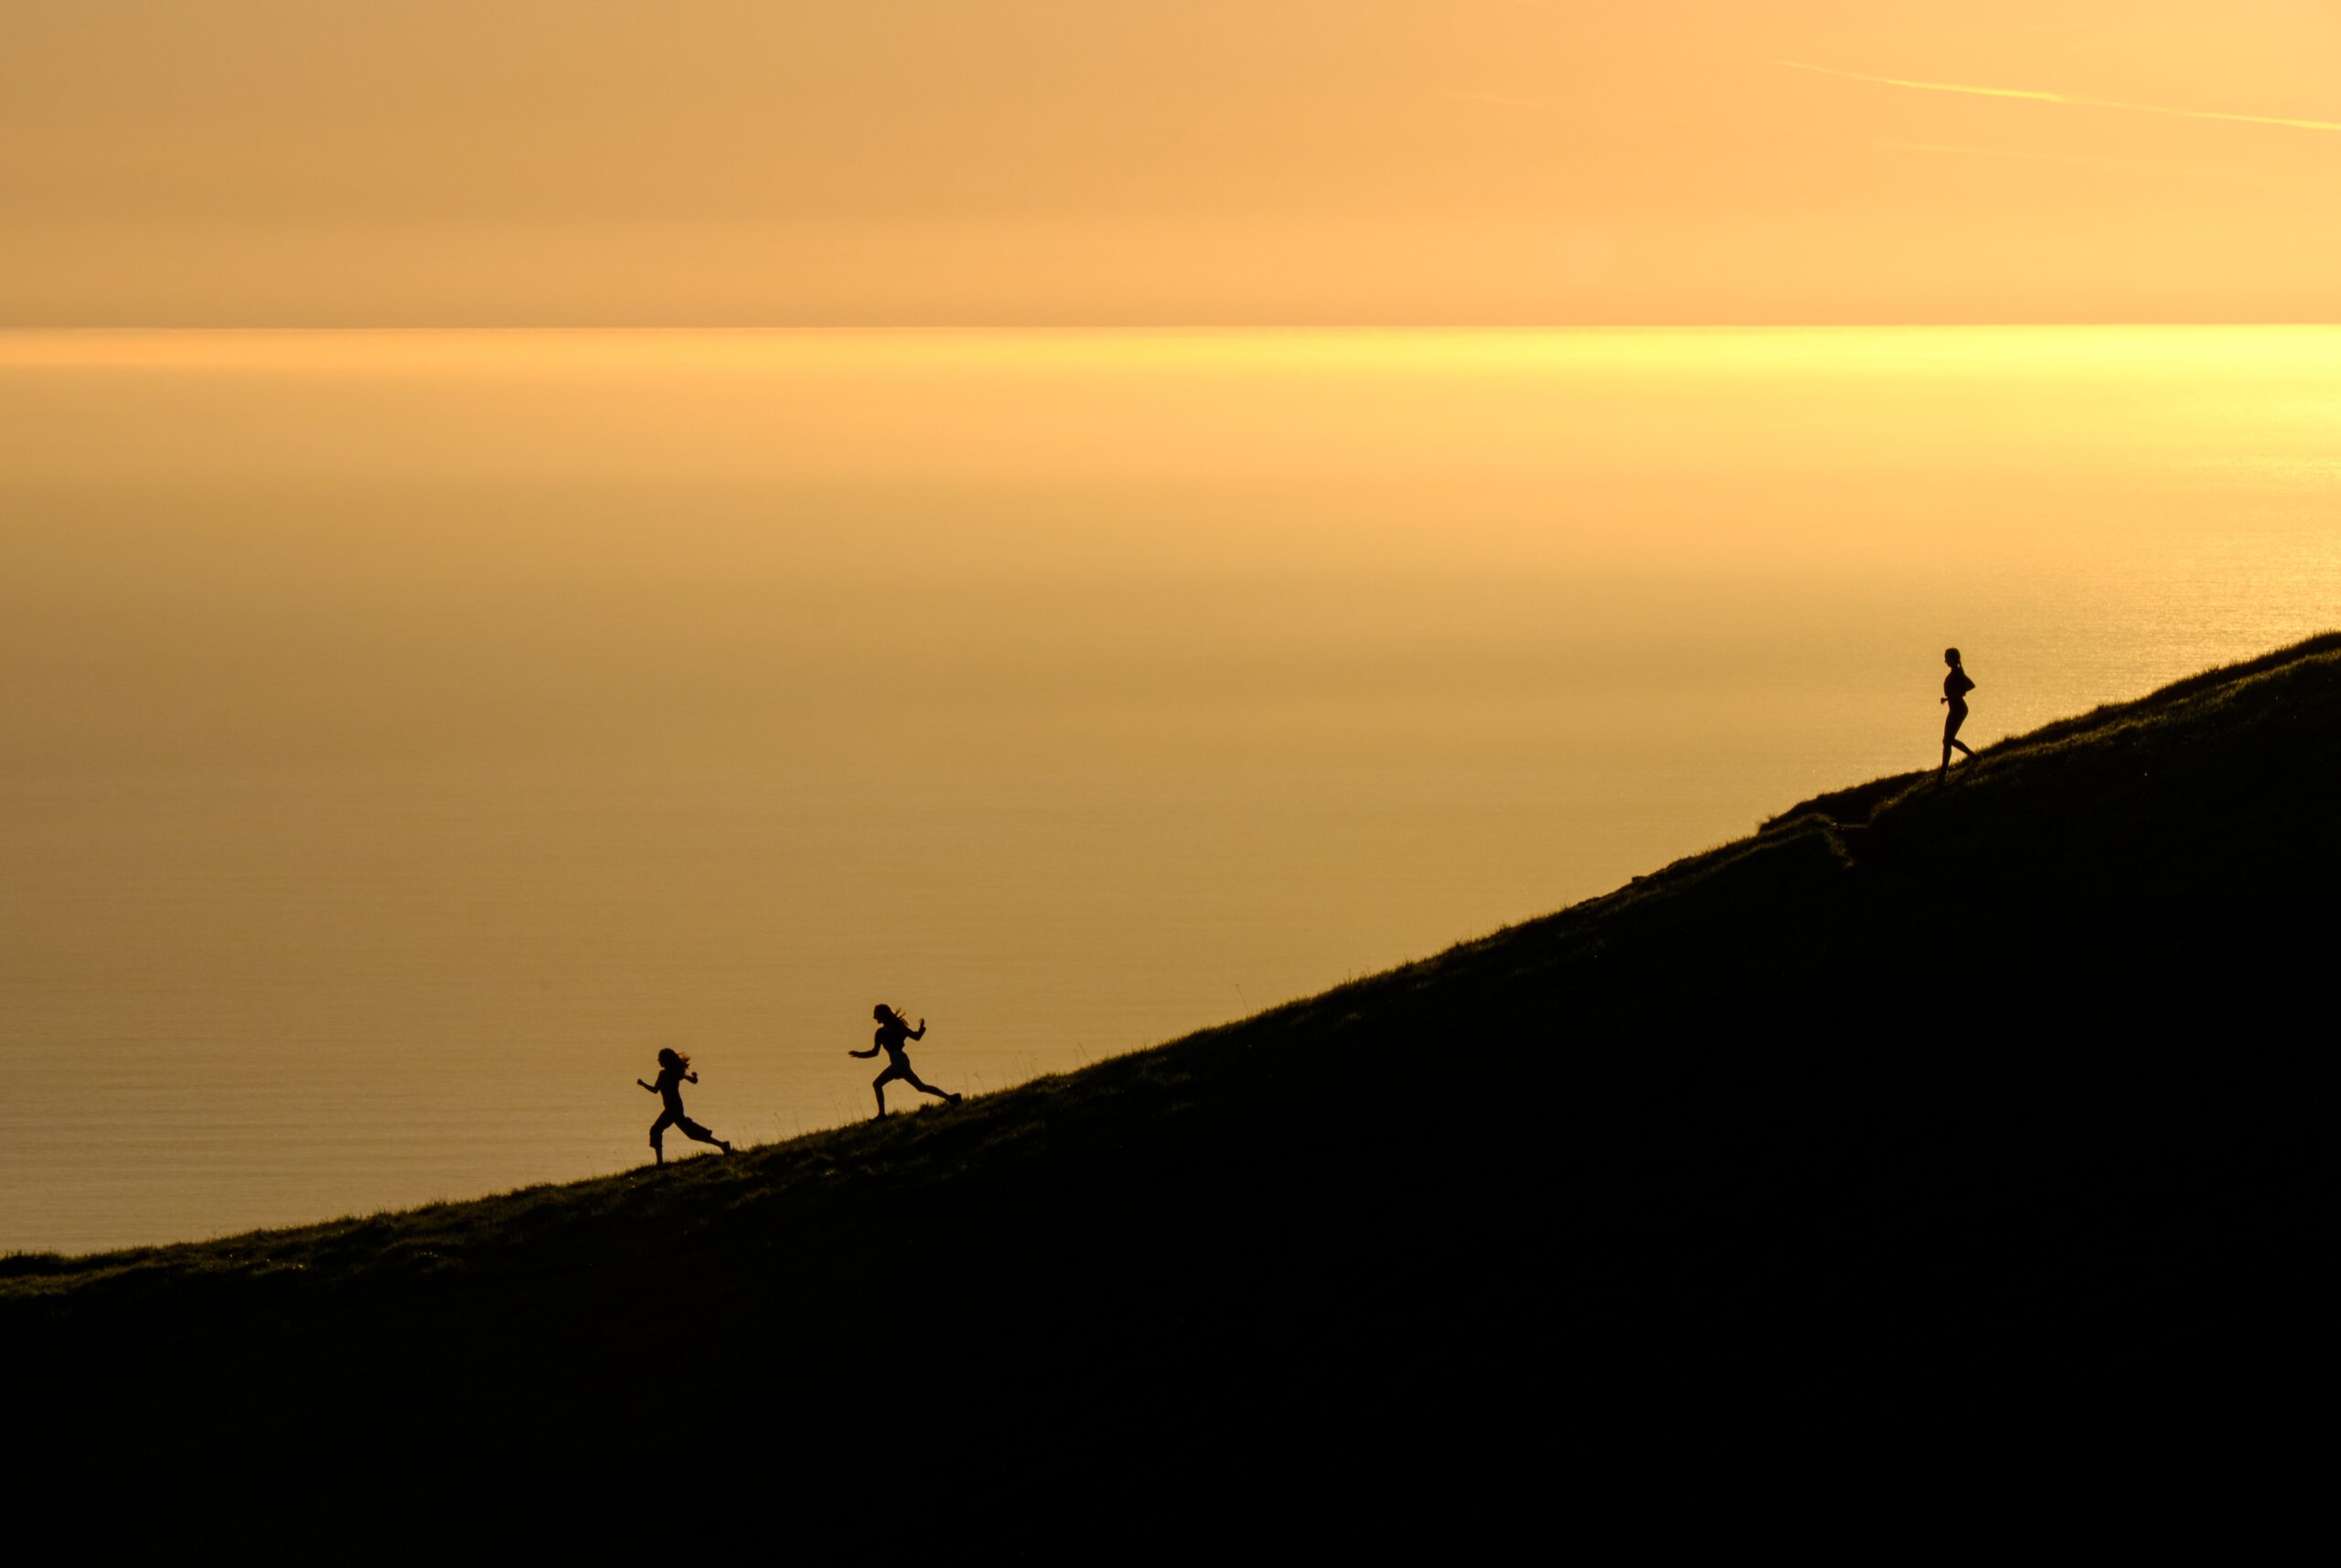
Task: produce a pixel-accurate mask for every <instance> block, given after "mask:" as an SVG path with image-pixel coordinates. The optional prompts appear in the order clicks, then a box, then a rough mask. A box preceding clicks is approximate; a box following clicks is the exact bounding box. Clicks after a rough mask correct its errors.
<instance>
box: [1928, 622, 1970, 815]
mask: <svg viewBox="0 0 2341 1568" xmlns="http://www.w3.org/2000/svg"><path fill="white" fill-rule="evenodd" d="M1942 662H1943V663H1945V664H1947V665H1949V666H1950V667H1951V673H1950V674H1949V675H1946V676H1944V677H1942V699H1943V701H1944V702H1945V703H1946V704H1947V705H1949V707H1950V709H1951V711H1950V712H1948V713H1946V714H1944V715H1943V716H1942V766H1940V767H1939V768H1937V769H1936V770H1935V779H1936V781H1937V782H1938V783H1940V781H1941V779H1942V777H1943V775H1945V774H1946V773H1950V772H1951V752H1953V751H1954V750H1956V751H1958V752H1960V753H1961V754H1962V755H1963V756H1964V757H1966V759H1967V760H1968V761H1969V762H1971V763H1972V762H1973V761H1974V760H1975V753H1974V752H1973V751H1972V750H1971V749H1970V748H1969V747H1968V744H1967V742H1966V741H1962V740H1961V739H1960V738H1959V727H1960V726H1961V725H1962V724H1964V723H1966V722H1967V694H1968V693H1969V692H1971V691H1972V690H1974V689H1975V683H1974V682H1973V681H1972V680H1970V679H1968V678H1967V670H1966V668H1965V667H1964V666H1962V665H1961V663H1960V662H1959V650H1958V649H1957V648H1945V649H1943V651H1942Z"/></svg>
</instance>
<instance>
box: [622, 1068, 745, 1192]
mask: <svg viewBox="0 0 2341 1568" xmlns="http://www.w3.org/2000/svg"><path fill="white" fill-rule="evenodd" d="M685 1079H689V1081H690V1082H691V1083H698V1082H699V1074H698V1073H696V1072H692V1071H691V1059H690V1058H689V1057H688V1056H685V1055H684V1054H683V1053H682V1052H681V1051H660V1052H659V1053H658V1082H657V1083H642V1080H641V1079H639V1078H637V1079H636V1080H635V1082H636V1083H642V1086H643V1087H644V1088H645V1089H647V1090H649V1091H650V1092H651V1093H653V1094H656V1095H657V1096H658V1097H659V1098H660V1099H661V1100H664V1101H666V1102H667V1108H666V1109H665V1110H663V1111H661V1112H659V1113H658V1119H657V1121H655V1122H653V1123H651V1124H650V1152H651V1153H652V1154H653V1155H655V1156H656V1157H657V1161H658V1163H659V1164H660V1165H664V1164H666V1163H667V1148H666V1142H665V1140H666V1136H667V1129H668V1127H680V1128H682V1129H683V1136H685V1137H687V1138H693V1139H696V1140H697V1141H699V1142H700V1143H703V1144H713V1145H714V1146H715V1147H717V1148H720V1149H722V1151H723V1152H724V1153H725V1154H730V1153H731V1152H732V1146H731V1145H730V1144H727V1143H725V1142H724V1141H723V1140H722V1138H719V1137H717V1136H715V1135H714V1134H713V1133H711V1132H709V1131H708V1130H707V1129H706V1128H705V1127H702V1126H700V1125H699V1124H698V1123H697V1122H694V1121H692V1120H691V1119H690V1118H689V1116H686V1115H683V1081H684V1080H685Z"/></svg>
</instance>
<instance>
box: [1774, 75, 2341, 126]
mask: <svg viewBox="0 0 2341 1568" xmlns="http://www.w3.org/2000/svg"><path fill="white" fill-rule="evenodd" d="M1772 63H1773V64H1774V65H1777V66H1785V67H1787V68H1788V69H1790V70H1809V71H1812V72H1813V73H1814V74H1816V75H1819V76H1836V77H1843V78H1844V79H1845V80H1847V81H1874V82H1876V83H1878V84H1879V85H1880V86H1884V87H1911V88H1916V89H1918V90H1919V91H1921V92H1964V93H1969V94H1972V96H1974V97H1977V98H2023V99H2028V100H2030V101H2033V102H2036V103H2062V104H2066V105H2068V106H2069V107H2071V108H2075V109H2125V110H2128V111H2129V112H2132V113H2133V114H2169V115H2175V116H2176V117H2177V118H2179V119H2181V120H2229V121H2233V122H2235V123H2238V124H2242V125H2282V126H2284V127H2285V128H2287V129H2289V130H2293V131H2341V122H2336V121H2332V120H2288V119H2285V118H2283V117H2282V116H2280V115H2274V114H2223V113H2220V112H2218V111H2217V110H2213V109H2168V108H2165V107H2164V106H2162V105H2161V104H2158V103H2123V102H2121V101H2118V100H2115V99H2111V98H2075V97H2073V96H2071V95H2070V94H2068V93H2063V92H2041V91H2036V90H2034V89H2031V88H2023V87H1974V86H1970V85H1968V84H1967V83H1964V82H1957V81H1913V80H1909V79H1908V78H1907V77H1899V76H1871V75H1868V74H1867V73H1865V72H1863V71H1858V70H1838V69H1835V68H1834V67H1832V66H1825V65H1810V64H1807V63H1806V62H1805V61H1803V60H1774V61H1773V62H1772Z"/></svg>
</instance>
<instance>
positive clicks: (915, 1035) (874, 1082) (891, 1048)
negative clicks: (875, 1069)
mask: <svg viewBox="0 0 2341 1568" xmlns="http://www.w3.org/2000/svg"><path fill="white" fill-rule="evenodd" d="M870 1016H871V1018H873V1019H877V1020H878V1032H877V1035H876V1037H875V1038H874V1039H873V1040H871V1046H870V1049H869V1050H868V1051H847V1052H846V1054H847V1055H848V1056H861V1057H871V1056H875V1055H877V1054H878V1053H879V1052H880V1051H884V1052H885V1053H886V1071H885V1072H881V1073H880V1074H878V1076H877V1077H875V1078H873V1079H871V1081H870V1087H871V1092H872V1093H875V1094H876V1095H877V1096H878V1120H880V1121H884V1120H885V1119H886V1085H887V1083H890V1082H891V1081H893V1080H894V1079H896V1078H899V1079H901V1080H902V1081H903V1083H907V1084H909V1085H910V1086H911V1087H912V1088H914V1089H916V1090H919V1091H920V1092H921V1093H928V1094H932V1095H934V1096H935V1098H936V1099H938V1100H941V1101H942V1102H943V1103H944V1104H946V1105H956V1104H958V1103H959V1096H958V1095H957V1094H946V1093H944V1092H943V1091H942V1090H940V1089H937V1088H936V1087H935V1085H934V1084H932V1083H920V1082H919V1077H918V1074H917V1073H915V1072H912V1071H911V1059H910V1056H909V1053H907V1052H906V1051H903V1042H904V1041H906V1040H925V1038H926V1020H925V1019H919V1020H918V1028H916V1029H913V1028H911V1026H910V1025H908V1024H906V1023H904V1022H903V1015H902V1014H900V1013H898V1012H896V1011H895V1010H894V1009H893V1008H890V1007H888V1006H887V1005H886V1004H885V1003H883V1002H881V1003H879V1004H878V1005H877V1006H876V1007H875V1008H871V1012H870Z"/></svg>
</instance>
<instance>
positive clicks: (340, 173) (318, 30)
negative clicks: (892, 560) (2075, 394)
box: [0, 0, 2341, 325]
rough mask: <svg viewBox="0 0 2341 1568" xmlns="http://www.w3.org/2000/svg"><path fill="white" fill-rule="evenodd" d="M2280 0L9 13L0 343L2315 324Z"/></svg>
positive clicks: (2338, 213) (2312, 61)
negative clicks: (77, 329) (352, 332)
mask: <svg viewBox="0 0 2341 1568" xmlns="http://www.w3.org/2000/svg"><path fill="white" fill-rule="evenodd" d="M2336 66H2341V5H2333V4H2324V3H2312V0H2209V3H2197V0H2088V3H2070V0H1956V3H1943V4H1936V3H1931V0H1929V3H1924V4H1906V5H1897V4H1893V3H1891V0H1780V3H1777V4H1763V3H1758V0H660V3H657V4H651V3H648V0H635V3H628V4H619V3H616V0H334V3H333V4H330V5H322V4H317V3H315V0H11V4H10V5H9V7H8V15H7V19H6V25H5V48H0V325H228V324H248V325H277V324H295V323H297V324H314V325H405V324H425V323H427V324H444V325H498V324H508V325H540V324H573V325H621V324H678V325H689V324H707V325H722V324H784V325H785V324H817V325H823V324H868V323H901V324H930V323H1015V324H1056V323H1063V324H1090V323H1116V324H1150V323H1230V324H1250V323H1293V324H1324V323H1391V324H1416V323H1507V322H1511V323H1545V322H1554V323H1574V322H1594V323H1631V322H1653V323H1654V322H1685V321H1688V322H1782V321H1786V322H1827V321H1912V322H1924V321H1944V320H1953V321H1975V320H1985V321H2092V320H2124V321H2194V320H2212V321H2261V320H2291V321H2300V320H2333V319H2336V318H2341V310H2336V304H2335V302H2336V290H2341V265H2336V263H2341V200H2337V199H2336V197H2341V71H2337V70H2336Z"/></svg>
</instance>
